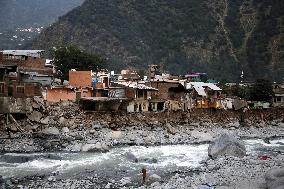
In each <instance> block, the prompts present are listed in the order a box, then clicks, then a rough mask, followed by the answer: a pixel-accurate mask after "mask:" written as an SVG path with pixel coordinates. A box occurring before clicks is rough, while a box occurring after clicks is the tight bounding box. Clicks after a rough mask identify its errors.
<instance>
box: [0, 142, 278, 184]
mask: <svg viewBox="0 0 284 189" xmlns="http://www.w3.org/2000/svg"><path fill="white" fill-rule="evenodd" d="M244 142H245V145H246V149H247V153H248V154H252V155H256V156H260V155H268V156H272V155H275V154H279V153H284V139H278V140H271V141H270V144H267V143H265V142H264V141H263V140H262V139H252V140H244ZM208 146H209V144H199V145H169V146H153V147H143V146H131V147H120V148H114V149H112V150H110V152H108V153H34V154H12V153H7V154H1V155H0V175H2V176H3V178H11V177H14V178H21V177H27V176H36V175H52V174H56V175H57V177H61V178H67V177H69V176H74V175H86V174H87V173H92V174H94V173H96V174H98V175H102V177H105V178H109V177H116V178H119V176H120V175H123V176H131V177H133V175H134V176H135V175H139V173H140V171H141V169H142V168H143V167H145V168H147V171H148V172H150V173H151V172H153V173H159V174H160V175H164V174H166V173H167V174H169V173H174V172H175V171H182V170H185V169H187V170H188V169H194V168H198V167H199V166H200V162H201V161H202V160H206V159H207V158H208V154H207V151H208ZM137 177H138V176H137ZM114 179H115V178H114Z"/></svg>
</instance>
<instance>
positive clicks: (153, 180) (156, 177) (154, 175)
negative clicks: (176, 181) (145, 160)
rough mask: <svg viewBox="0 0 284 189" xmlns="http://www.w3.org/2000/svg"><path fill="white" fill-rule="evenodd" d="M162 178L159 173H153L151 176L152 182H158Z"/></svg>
mask: <svg viewBox="0 0 284 189" xmlns="http://www.w3.org/2000/svg"><path fill="white" fill-rule="evenodd" d="M161 179H162V178H161V177H160V176H159V175H156V174H152V175H150V176H149V180H150V181H151V182H157V181H160V180H161Z"/></svg>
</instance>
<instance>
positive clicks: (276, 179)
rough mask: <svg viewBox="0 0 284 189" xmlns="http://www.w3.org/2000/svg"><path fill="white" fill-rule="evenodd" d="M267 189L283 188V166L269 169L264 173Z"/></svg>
mask: <svg viewBox="0 0 284 189" xmlns="http://www.w3.org/2000/svg"><path fill="white" fill-rule="evenodd" d="M265 181H266V185H267V188H268V189H283V188H284V168H277V169H271V170H269V171H268V172H267V173H266V174H265Z"/></svg>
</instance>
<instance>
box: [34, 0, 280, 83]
mask: <svg viewBox="0 0 284 189" xmlns="http://www.w3.org/2000/svg"><path fill="white" fill-rule="evenodd" d="M283 2H284V1H282V0H187V1H184V0H175V1H168V0H149V1H144V0H124V1H120V0H86V1H85V2H84V4H83V5H82V6H81V7H79V8H76V9H74V10H73V11H71V12H69V13H68V14H66V15H65V16H63V17H61V18H60V20H59V21H58V22H57V23H56V24H54V25H52V26H51V27H49V28H47V29H46V30H45V31H44V32H43V33H42V34H41V35H40V36H39V37H38V38H37V39H36V40H35V41H34V42H33V47H34V48H46V49H49V48H51V47H54V46H64V45H66V44H75V45H78V46H79V47H81V48H83V49H86V50H88V51H90V52H96V53H101V54H103V55H104V56H105V57H106V58H108V59H109V60H110V62H111V63H112V66H113V68H123V67H135V68H137V69H142V68H146V66H147V65H148V64H153V63H154V64H159V65H161V67H162V68H163V69H164V70H168V71H170V72H174V73H186V72H190V71H204V72H208V73H209V74H210V76H211V77H216V78H218V79H225V78H226V79H230V80H238V79H239V76H240V73H241V71H242V70H244V71H245V76H246V77H247V79H253V78H258V77H263V76H266V77H272V79H281V77H284V76H283V74H284V69H283V64H284V63H283V16H284V14H283V11H281V10H282V9H283V8H284V6H283ZM261 36H262V37H261ZM264 73H265V74H264ZM281 74H282V75H281Z"/></svg>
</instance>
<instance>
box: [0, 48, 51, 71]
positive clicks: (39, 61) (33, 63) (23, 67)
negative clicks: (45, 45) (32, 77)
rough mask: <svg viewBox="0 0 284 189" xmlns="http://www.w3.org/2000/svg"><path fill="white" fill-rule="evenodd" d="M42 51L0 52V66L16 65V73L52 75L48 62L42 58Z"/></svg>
mask: <svg viewBox="0 0 284 189" xmlns="http://www.w3.org/2000/svg"><path fill="white" fill-rule="evenodd" d="M43 53H44V51H43V50H3V51H0V65H16V66H18V72H37V73H39V74H44V75H49V76H52V75H53V68H52V66H50V61H49V60H48V59H45V58H43V57H42V56H43Z"/></svg>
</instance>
